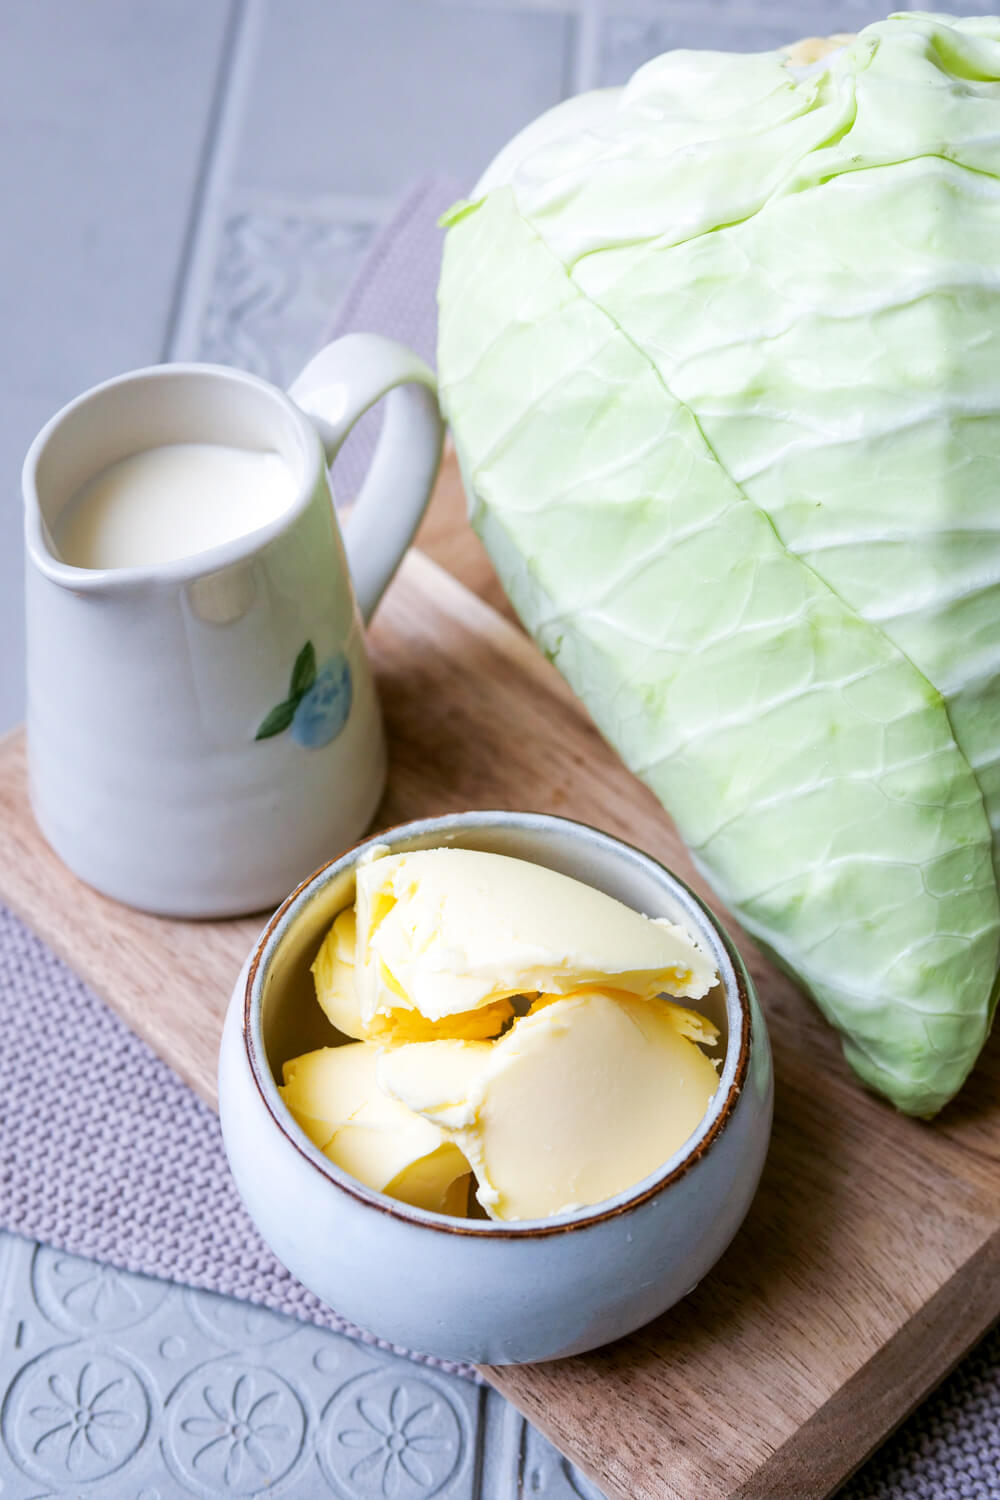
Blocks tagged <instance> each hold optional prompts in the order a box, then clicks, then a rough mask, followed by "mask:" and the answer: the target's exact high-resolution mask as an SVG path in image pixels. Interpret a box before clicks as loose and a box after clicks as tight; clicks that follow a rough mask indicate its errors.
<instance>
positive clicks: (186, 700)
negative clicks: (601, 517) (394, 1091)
mask: <svg viewBox="0 0 1000 1500" xmlns="http://www.w3.org/2000/svg"><path fill="white" fill-rule="evenodd" d="M383 396H384V397H385V398H386V414H385V421H384V423H383V428H382V435H381V437H380V440H379V443H378V446H377V448H376V452H375V456H374V459H373V461H372V465H371V469H370V471H369V474H368V476H367V478H366V480H365V483H364V485H363V487H362V490H361V494H360V496H359V497H358V498H357V500H356V502H355V504H354V506H353V507H352V509H351V512H350V514H349V515H348V517H347V518H346V520H345V521H344V524H343V527H341V524H340V522H339V521H338V518H337V515H336V513H335V511H334V507H333V503H332V497H331V493H330V486H329V479H328V475H327V464H328V463H329V462H331V461H332V459H333V457H334V455H335V454H336V452H337V450H338V448H339V447H340V445H341V443H342V442H343V440H344V438H345V437H346V435H347V433H348V432H349V431H350V429H351V427H352V426H353V424H354V423H355V422H356V421H357V419H358V417H359V416H360V415H361V413H362V412H363V411H365V410H367V408H368V407H369V406H371V405H372V404H373V403H374V402H375V401H378V400H380V399H381V398H382V397H383ZM441 435H442V428H441V419H440V414H439V412H438V407H437V400H436V395H435V387H434V378H433V376H432V374H431V372H430V371H429V370H428V369H427V367H426V366H425V365H424V364H423V363H422V362H421V361H420V360H419V359H417V358H416V356H415V355H413V354H411V353H410V352H409V351H408V350H406V349H404V348H403V347H402V346H401V345H399V344H396V343H394V342H392V341H391V340H389V339H383V338H380V337H378V336H376V335H373V334H353V335H350V336H348V337H347V338H343V339H340V340H338V341H337V342H336V343H334V344H331V345H329V346H328V347H327V348H326V349H324V350H323V351H322V352H321V353H320V354H318V355H317V356H316V358H315V359H314V360H312V361H311V363H310V364H309V365H308V366H307V367H306V369H305V370H304V371H303V373H302V375H300V377H299V378H298V380H297V381H296V382H295V384H294V385H293V386H292V388H291V390H290V392H289V393H288V394H287V395H286V394H285V392H283V391H281V390H278V389H277V388H276V387H275V386H273V385H270V384H269V383H268V382H267V381H264V380H261V379H259V378H258V377H257V376H254V375H250V374H247V373H245V372H243V371H238V370H230V369H226V368H223V367H221V366H214V365H181V364H177V365H160V366H155V367H153V368H151V369H147V370H139V371H136V372H134V373H133V374H130V375H123V376H120V377H118V378H117V379H115V380H109V381H107V382H106V383H105V384H103V385H100V386H97V387H95V389H94V390H92V391H89V392H87V393H86V394H85V395H83V396H80V397H79V398H78V399H77V400H76V401H73V402H71V403H70V404H69V406H67V407H65V408H64V409H63V410H62V411H61V412H59V413H58V414H57V415H56V416H55V417H53V418H52V420H51V421H50V422H49V423H48V424H47V426H46V427H45V428H43V430H42V431H41V433H39V435H38V437H37V438H36V439H35V442H34V443H33V444H32V447H31V449H30V451H29V453H28V456H27V459H26V460H25V466H24V499H25V540H26V547H27V554H28V569H27V575H26V601H27V626H28V629H27V640H28V765H29V775H30V787H31V801H32V807H33V809H34V812H35V816H36V818H37V819H38V823H39V826H40V827H41V829H42V832H43V833H44V834H45V836H46V838H47V839H48V841H49V843H50V844H51V845H52V847H53V848H54V849H55V851H56V852H57V853H58V854H59V855H60V856H61V857H62V858H63V859H64V860H65V862H66V863H67V864H68V865H69V867H70V868H71V869H72V870H74V871H75V873H76V874H77V875H79V876H81V878H82V879H84V880H86V881H88V882H89V883H90V884H91V885H93V886H96V887H97V888H98V889H99V890H101V891H103V892H105V893H106V894H107V895H110V896H114V897H115V898H117V899H118V900H120V901H125V902H127V903H129V904H130V905H133V906H138V907H141V908H143V909H145V910H147V911H154V912H158V913H161V914H163V915H170V916H180V917H223V916H235V915H237V914H240V913H244V912H252V911H259V910H263V909H265V908H267V907H272V906H273V905H274V904H275V903H276V902H277V901H278V900H280V899H281V897H282V896H283V895H284V893H285V892H286V891H287V890H288V889H289V888H290V887H291V886H294V885H296V884H297V883H298V882H299V881H300V880H302V879H304V878H305V877H306V876H308V875H309V874H310V873H311V872H312V871H313V870H314V869H316V868H317V866H319V865H320V864H322V863H323V862H324V861H325V860H328V859H330V858H331V857H332V856H333V855H335V854H337V853H338V852H339V851H340V850H342V849H344V848H345V847H347V846H348V845H350V844H352V843H353V842H354V841H355V840H356V839H357V838H358V837H359V836H360V835H361V834H362V833H363V832H364V831H365V828H366V827H367V825H368V823H369V822H370V821H371V819H372V817H373V816H374V814H375V810H376V808H377V806H378V803H379V800H380V798H381V795H382V790H383V786H384V782H385V770H386V752H385V743H384V736H383V731H382V721H381V715H380V712H379V705H378V700H377V696H376V692H375V684H374V679H373V677H372V671H371V666H370V663H369V660H368V654H367V650H366V645H365V634H364V625H365V623H366V622H367V621H368V619H369V618H370V616H371V614H372V612H373V610H374V609H375V606H376V605H377V603H378V601H379V598H380V597H381V595H382V593H383V591H384V589H385V587H386V585H387V584H388V582H389V580H390V578H391V577H392V575H393V573H394V572H395V570H396V568H397V567H398V565H399V562H400V560H401V558H402V556H403V553H404V552H405V550H406V547H407V546H408V544H409V542H410V539H411V537H412V536H413V533H414V531H415V530H416V527H417V525H418V524H419V521H420V518H421V516H422V514H423V511H424V509H425V507H426V504H427V500H428V497H429V495H430V491H431V486H432V484H433V481H434V476H435V474H436V472H437V465H438V460H439V458H440V451H441Z"/></svg>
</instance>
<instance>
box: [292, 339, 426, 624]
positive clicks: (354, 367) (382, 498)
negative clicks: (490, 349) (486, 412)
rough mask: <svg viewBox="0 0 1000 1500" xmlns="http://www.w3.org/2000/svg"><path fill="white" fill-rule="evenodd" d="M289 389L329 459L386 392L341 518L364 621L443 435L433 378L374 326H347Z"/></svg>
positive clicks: (397, 556)
mask: <svg viewBox="0 0 1000 1500" xmlns="http://www.w3.org/2000/svg"><path fill="white" fill-rule="evenodd" d="M288 394H289V395H290V396H291V398H292V400H293V401H294V402H295V404H296V405H297V406H298V407H300V408H301V410H302V411H304V412H305V414H306V416H307V417H309V419H310V421H311V422H312V423H313V425H314V426H315V428H316V431H317V432H318V433H319V436H320V441H321V442H322V444H323V447H324V448H325V450H326V457H327V462H328V463H332V462H333V460H334V458H335V457H336V455H337V452H338V450H339V449H340V447H341V444H342V443H343V441H344V439H345V438H346V437H347V434H348V433H349V432H350V430H351V428H352V427H353V426H354V424H355V422H356V421H357V420H358V418H359V417H360V416H361V415H362V414H363V413H364V412H366V411H367V410H368V408H369V407H370V406H374V404H375V402H376V401H380V400H381V399H382V397H383V396H388V399H387V401H386V407H385V419H384V421H383V423H382V431H381V434H380V436H379V441H378V446H377V447H376V449H375V456H374V458H373V459H372V462H371V467H370V468H369V470H368V474H367V476H366V477H365V482H364V484H363V485H362V487H361V493H360V495H359V496H358V498H357V500H356V502H355V504H354V505H353V507H352V508H351V511H350V513H349V515H348V516H347V517H346V519H345V521H344V524H343V535H344V546H345V548H346V551H347V562H348V566H349V568H350V570H351V577H352V578H353V580H354V590H355V593H356V594H357V599H358V605H359V607H360V610H361V616H362V619H363V620H364V621H365V623H366V624H367V622H368V621H369V620H370V619H371V617H372V615H373V614H374V612H375V607H376V605H377V604H378V602H379V600H380V599H381V597H382V595H383V593H384V592H385V590H386V587H387V585H388V583H389V581H390V579H391V578H392V575H393V574H394V573H395V571H396V569H397V568H398V567H399V564H400V563H401V562H402V560H403V554H404V553H405V551H406V549H407V547H408V546H409V545H410V542H411V541H412V540H413V536H414V533H415V532H416V529H417V527H418V526H419V525H420V522H421V519H422V517H423V514H424V511H425V510H426V509H427V502H428V500H429V499H430V497H431V489H432V487H433V485H434V479H435V476H436V475H437V471H438V465H439V463H440V461H441V444H442V442H443V439H444V426H443V423H442V420H441V412H440V410H439V408H438V403H437V382H436V381H435V379H434V375H433V372H432V371H431V370H430V369H429V368H428V366H427V365H425V364H424V362H423V360H422V359H418V358H417V356H416V355H415V354H414V353H412V351H411V350H409V349H407V348H406V347H405V346H404V345H403V344H397V343H396V342H395V340H394V339H387V338H383V337H382V335H381V334H377V333H349V334H346V335H345V336H344V337H343V338H340V339H336V340H335V341H334V342H333V343H332V344H327V346H326V348H325V349H321V350H320V352H319V353H318V354H317V355H316V356H315V358H313V359H311V360H310V361H309V363H308V364H307V365H306V367H305V369H304V370H303V371H302V374H301V375H300V376H299V377H298V379H297V380H296V381H295V382H294V383H293V384H292V385H291V386H290V387H289V391H288Z"/></svg>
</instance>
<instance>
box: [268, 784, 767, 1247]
mask: <svg viewBox="0 0 1000 1500" xmlns="http://www.w3.org/2000/svg"><path fill="white" fill-rule="evenodd" d="M497 824H500V825H503V826H508V827H509V826H510V825H511V824H513V825H514V826H516V827H519V828H523V829H525V830H526V831H537V832H543V831H544V829H545V828H546V827H550V826H551V825H558V827H559V828H560V829H562V830H566V829H572V830H573V831H574V833H576V834H581V835H584V836H585V837H586V838H588V839H594V838H596V839H597V840H598V841H599V842H601V843H603V844H606V845H611V846H616V847H617V849H618V850H624V851H625V852H626V853H628V854H629V855H631V856H633V857H634V858H636V859H638V860H639V861H641V862H643V863H644V864H646V865H648V866H652V867H653V869H654V872H655V875H656V878H657V879H659V880H661V881H663V882H664V883H665V884H666V885H667V886H668V887H669V888H671V890H672V894H674V895H675V896H680V897H681V901H682V904H683V905H686V906H688V907H689V908H693V909H694V911H695V913H696V914H698V915H699V916H700V918H701V921H702V922H703V923H704V924H705V925H706V926H707V927H708V928H709V929H710V930H711V931H712V933H713V935H714V937H715V939H716V941H717V943H718V947H719V949H720V950H721V953H722V954H723V955H724V956H725V957H726V958H727V959H728V961H729V968H730V970H731V978H732V980H733V981H734V982H733V984H732V986H729V985H728V984H727V989H726V1006H727V1011H729V1013H730V1016H729V1020H730V1025H729V1042H728V1045H727V1047H726V1054H725V1058H724V1060H723V1064H722V1071H721V1074H720V1079H719V1082H720V1089H718V1090H716V1093H715V1095H714V1096H713V1099H712V1101H711V1102H710V1104H709V1107H708V1109H707V1110H706V1111H705V1115H704V1116H703V1118H702V1120H701V1122H700V1124H699V1126H698V1129H697V1130H696V1131H694V1132H693V1134H692V1135H691V1136H689V1137H688V1140H687V1141H686V1142H684V1143H683V1144H682V1146H681V1147H680V1148H679V1149H678V1151H675V1152H674V1153H673V1155H672V1156H670V1157H668V1158H667V1160H666V1161H665V1162H664V1163H662V1165H661V1166H659V1167H657V1168H656V1169H655V1170H654V1171H653V1172H651V1173H650V1174H649V1175H648V1176H646V1177H644V1178H642V1179H641V1180H640V1181H639V1182H638V1183H635V1184H633V1185H632V1186H631V1187H629V1188H625V1189H623V1190H622V1191H621V1192H620V1193H618V1194H616V1195H615V1196H614V1197H612V1198H608V1199H604V1200H603V1202H601V1203H596V1204H592V1205H589V1206H587V1207H584V1208H581V1209H578V1210H574V1211H572V1212H571V1213H568V1214H561V1215H558V1216H553V1217H551V1218H546V1219H525V1220H522V1221H515V1222H513V1223H511V1222H506V1223H505V1222H503V1221H500V1220H479V1219H455V1218H452V1217H450V1216H448V1215H445V1214H439V1213H434V1212H432V1211H431V1210H429V1209H421V1208H415V1207H413V1206H412V1205H411V1204H408V1203H402V1202H400V1201H398V1200H397V1199H395V1198H390V1197H388V1196H387V1195H386V1194H385V1193H380V1192H379V1191H377V1189H375V1188H370V1187H368V1186H366V1184H364V1183H363V1182H360V1181H359V1180H358V1179H356V1178H354V1177H351V1175H350V1174H349V1173H347V1172H345V1171H344V1170H343V1169H342V1168H340V1167H338V1166H336V1164H335V1163H334V1162H332V1161H330V1160H329V1158H328V1157H325V1156H324V1155H323V1153H322V1152H321V1151H320V1150H319V1148H318V1147H316V1146H314V1145H313V1143H312V1142H311V1141H310V1140H309V1138H308V1136H307V1135H306V1134H305V1133H304V1132H303V1131H302V1130H301V1129H300V1128H299V1127H298V1126H297V1125H296V1123H295V1120H294V1118H293V1117H292V1115H291V1113H290V1112H289V1110H288V1109H287V1107H286V1106H285V1104H284V1103H283V1101H282V1099H281V1096H280V1094H279V1093H278V1085H277V1082H276V1080H275V1077H274V1074H273V1073H272V1072H271V1069H270V1066H269V1065H268V1062H267V1058H266V1055H265V1052H264V1044H263V1035H262V1032H261V998H262V993H263V985H264V980H265V979H266V976H267V972H268V968H269V966H270V962H271V959H272V958H273V956H274V953H275V951H276V949H277V945H278V943H279V942H280V941H281V939H282V937H283V936H284V935H285V933H286V932H287V930H288V929H289V928H290V927H291V926H292V924H293V923H294V921H295V919H296V916H297V915H298V913H299V912H300V911H301V909H302V908H304V907H305V906H306V905H307V904H308V902H309V900H310V899H311V898H312V895H313V894H314V893H315V892H316V891H317V890H319V889H320V888H321V887H322V886H324V885H325V884H327V883H328V882H329V881H330V880H332V879H333V878H334V877H335V876H336V875H338V874H340V873H342V872H343V870H344V869H345V868H349V867H351V866H353V865H356V864H357V863H358V862H359V861H360V859H361V858H362V856H363V855H364V854H365V853H366V852H368V851H369V850H371V849H375V848H377V847H379V846H381V845H389V846H390V848H392V846H393V845H394V844H395V843H398V842H400V841H402V840H405V839H410V838H419V837H423V836H426V835H427V834H429V833H435V832H437V831H440V832H441V833H442V834H445V833H450V832H460V831H461V830H462V829H463V828H490V827H493V826H495V825H497ZM459 847H460V846H459ZM517 857H520V856H517ZM728 977H729V976H727V978H728ZM752 992H753V981H752V980H751V978H750V976H749V974H748V972H747V970H746V966H745V965H744V963H743V960H742V959H741V957H740V955H739V953H738V951H737V949H736V947H735V946H734V944H733V941H732V939H731V938H730V936H729V934H728V932H727V931H726V929H725V928H724V927H723V925H722V923H721V922H720V921H719V920H718V918H717V917H716V916H715V914H714V913H713V912H712V911H711V910H710V909H709V908H708V906H706V904H705V902H704V901H703V900H702V899H701V897H700V896H699V895H698V894H697V893H696V892H695V891H693V890H692V889H691V888H690V886H689V885H687V883H686V882H685V881H683V880H682V879H681V878H680V876H679V875H676V874H674V872H673V871H672V870H670V869H669V868H668V867H667V866H666V865H665V864H663V863H662V861H660V860H659V859H657V858H656V857H655V855H652V854H649V853H647V852H646V851H645V850H643V849H640V848H638V847H637V846H636V845H635V844H631V843H629V842H628V841H627V840H626V839H620V838H618V837H617V836H616V835H615V834H611V833H607V832H606V831H605V830H604V829H601V828H596V827H594V826H593V825H592V824H590V823H583V822H581V821H580V820H579V819H575V818H565V817H561V816H560V815H559V814H557V813H539V812H511V811H507V810H504V809H482V810H479V809H476V810H472V811H468V812H460V813H444V814H441V815H439V816H434V817H426V818H414V819H411V820H409V821H407V822H405V823H398V824H394V825H392V826H391V827H389V828H385V829H382V830H380V831H379V832H378V833H375V834H369V835H367V836H366V837H365V838H363V839H361V840H359V841H358V842H357V843H355V844H353V845H351V847H350V848H348V849H345V850H344V851H343V852H342V853H340V854H338V855H336V856H335V857H334V858H333V859H330V860H327V861H326V863H325V864H322V865H320V866H319V868H318V869H316V870H314V871H313V873H312V874H311V875H309V876H307V877H306V879H305V880H303V881H301V882H300V883H299V884H298V885H297V886H296V887H295V889H294V890H293V891H291V892H290V893H289V894H288V895H287V896H286V897H285V899H284V901H283V902H282V903H281V905H280V906H279V907H278V908H277V910H276V911H275V912H274V914H273V915H272V916H271V918H270V919H269V921H268V922H267V923H266V925H265V926H264V928H263V930H262V932H261V933H260V935H259V937H258V938H257V941H256V943H255V945H254V948H253V952H252V953H251V956H250V960H249V962H248V964H247V969H246V979H245V982H244V987H243V1006H242V1018H241V1028H240V1030H241V1040H242V1044H243V1051H244V1055H245V1058H246V1061H247V1063H248V1065H249V1069H250V1077H251V1079H252V1080H253V1084H254V1087H255V1088H256V1090H257V1093H258V1095H259V1096H260V1099H261V1102H262V1104H263V1105H264V1107H265V1109H266V1110H267V1113H268V1114H269V1115H270V1117H271V1120H272V1122H273V1123H274V1125H275V1127H276V1128H277V1129H278V1131H279V1132H280V1133H281V1135H283V1136H284V1138H285V1140H286V1141H287V1142H288V1143H289V1144H290V1145H291V1146H292V1147H293V1148H294V1149H295V1151H296V1152H297V1153H298V1154H299V1156H301V1157H302V1158H303V1159H304V1160H305V1161H306V1162H308V1163H309V1165H310V1166H311V1167H312V1168H313V1170H314V1171H316V1172H317V1173H318V1175H319V1176H321V1177H322V1178H323V1179H324V1180H325V1181H326V1182H328V1183H329V1184H331V1185H332V1186H333V1187H336V1188H338V1189H340V1191H341V1192H344V1193H346V1194H348V1196H349V1197H352V1198H354V1199H356V1200H358V1201H359V1202H361V1203H364V1204H366V1205H367V1206H368V1207H369V1208H375V1209H378V1210H379V1212H380V1213H384V1214H387V1215H389V1216H390V1217H391V1218H395V1219H401V1220H403V1221H404V1222H405V1223H407V1224H412V1225H415V1226H418V1227H420V1228H422V1229H428V1230H433V1231H436V1232H439V1233H441V1232H443V1233H445V1234H453V1235H465V1236H470V1237H473V1238H478V1239H486V1240H490V1239H531V1238H543V1237H548V1236H550V1235H558V1234H567V1233H569V1232H571V1231H573V1230H581V1229H588V1228H591V1227H592V1226H595V1225H597V1224H601V1223H604V1222H606V1221H607V1220H609V1219H613V1218H617V1217H619V1216H621V1215H623V1214H627V1213H631V1212H632V1211H633V1210H635V1209H637V1208H639V1207H640V1206H641V1205H642V1204H643V1203H645V1202H647V1201H648V1200H649V1199H650V1198H653V1197H656V1196H657V1195H658V1194H659V1193H661V1192H664V1191H665V1190H666V1189H667V1188H669V1187H672V1186H673V1185H674V1183H675V1182H677V1181H679V1180H680V1178H682V1177H683V1176H685V1175H686V1173H687V1172H688V1171H689V1170H690V1169H691V1168H692V1167H693V1166H695V1165H696V1163H698V1162H699V1161H701V1160H702V1158H703V1157H704V1156H705V1155H706V1154H707V1153H708V1151H709V1150H710V1149H711V1148H712V1146H713V1145H714V1144H715V1142H716V1141H717V1140H718V1139H719V1137H720V1136H721V1135H722V1133H723V1131H724V1130H725V1129H726V1126H727V1125H728V1124H729V1121H730V1120H731V1119H732V1116H733V1113H734V1111H735V1108H736V1104H737V1102H738V1100H739V1097H740V1095H741V1093H742V1092H743V1087H744V1084H745V1082H746V1078H747V1073H748V1071H749V1064H750V1051H751V1047H752V1044H753V1030H754V1022H753V1013H752V1007H751V994H752ZM731 999H732V1000H734V1001H735V1003H736V1006H737V1007H738V1014H739V1019H740V1025H739V1037H738V1045H737V1046H736V1048H734V1042H733V1028H732V1008H733V1007H732V1005H731ZM727 1073H728V1074H730V1077H729V1082H728V1085H727V1087H726V1091H725V1093H724V1094H722V1093H721V1084H722V1083H723V1081H724V1080H725V1078H726V1075H727ZM706 1121H707V1124H706ZM681 1153H683V1154H681Z"/></svg>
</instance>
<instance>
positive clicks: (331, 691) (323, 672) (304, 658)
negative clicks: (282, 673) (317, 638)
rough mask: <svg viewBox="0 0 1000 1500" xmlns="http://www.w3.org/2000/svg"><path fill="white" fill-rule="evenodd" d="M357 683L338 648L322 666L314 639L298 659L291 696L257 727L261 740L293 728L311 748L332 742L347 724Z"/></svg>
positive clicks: (298, 741)
mask: <svg viewBox="0 0 1000 1500" xmlns="http://www.w3.org/2000/svg"><path fill="white" fill-rule="evenodd" d="M353 697H354V686H353V683H352V681H351V667H350V663H349V662H348V660H347V657H346V656H345V655H344V653H343V652H342V651H338V652H337V653H336V654H335V655H334V656H331V657H328V659H327V660H326V661H325V662H324V663H323V665H322V666H321V667H319V668H317V666H316V651H315V649H314V647H313V643H312V641H306V643H305V645H304V646H303V647H302V650H301V651H300V652H299V654H298V656H297V657H296V658H295V665H294V667H293V668H292V675H291V680H290V682H289V685H288V697H287V698H285V699H283V701H282V702H281V703H278V704H276V705H275V707H274V708H272V709H271V712H270V713H269V714H267V716H266V717H265V718H264V720H263V722H262V724H261V726H260V728H259V729H258V730H257V734H256V738H257V739H258V740H269V739H273V737H274V736H275V735H276V734H283V733H284V731H285V730H286V729H291V731H292V739H293V740H294V741H295V742H296V744H297V745H302V746H303V747H304V748H305V749H307V750H317V749H319V747H320V746H321V745H328V744H329V743H330V741H331V740H334V739H336V737H337V735H338V734H339V733H340V731H341V730H342V729H343V727H344V725H345V724H346V723H347V720H348V718H349V717H350V713H351V702H352V700H353Z"/></svg>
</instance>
